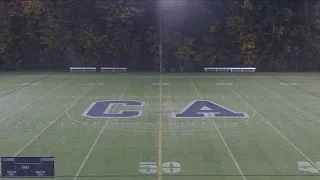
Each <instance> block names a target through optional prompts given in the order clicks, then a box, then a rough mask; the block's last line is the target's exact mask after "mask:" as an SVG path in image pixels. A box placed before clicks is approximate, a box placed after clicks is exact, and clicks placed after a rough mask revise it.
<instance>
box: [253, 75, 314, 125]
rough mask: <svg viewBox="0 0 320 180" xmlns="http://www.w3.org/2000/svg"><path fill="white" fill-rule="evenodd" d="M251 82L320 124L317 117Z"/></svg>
mask: <svg viewBox="0 0 320 180" xmlns="http://www.w3.org/2000/svg"><path fill="white" fill-rule="evenodd" d="M251 81H252V82H254V83H255V84H257V85H258V86H259V87H261V88H262V89H264V90H266V91H268V92H269V93H271V94H272V95H274V96H276V97H277V98H279V99H281V100H282V101H284V102H286V103H287V104H288V105H290V106H292V107H293V108H295V109H296V110H299V111H300V112H302V113H304V114H305V115H307V116H309V117H311V118H312V119H314V120H316V121H317V122H319V120H318V118H316V117H314V116H312V115H310V114H309V113H307V112H305V111H304V110H302V109H300V108H298V107H296V106H295V105H293V104H292V103H290V102H289V101H287V100H285V99H283V98H282V97H281V96H280V95H278V94H276V93H274V92H272V91H271V90H269V89H267V88H266V87H264V86H262V85H261V84H259V83H257V82H255V81H253V80H251Z"/></svg>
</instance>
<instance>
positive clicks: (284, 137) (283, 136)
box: [227, 87, 320, 169]
mask: <svg viewBox="0 0 320 180" xmlns="http://www.w3.org/2000/svg"><path fill="white" fill-rule="evenodd" d="M227 88H229V89H230V90H231V91H232V92H233V93H234V94H235V95H236V96H238V97H239V98H240V99H241V100H242V101H243V102H245V103H247V104H249V103H248V102H247V101H246V100H244V99H243V98H242V97H241V96H240V95H239V94H238V93H236V92H235V91H234V90H233V89H232V88H230V87H227ZM256 113H257V114H258V115H259V116H260V117H261V118H262V119H263V120H264V121H265V122H266V124H268V125H269V126H270V127H271V128H272V129H274V130H275V131H276V132H277V133H278V134H279V135H280V136H281V137H282V138H283V139H285V140H286V141H287V142H288V143H289V144H290V145H291V146H292V147H293V148H295V149H296V150H297V151H298V152H299V153H300V154H301V155H302V156H304V157H305V158H306V159H307V160H308V161H309V162H310V163H311V164H312V165H314V166H315V167H316V168H318V169H320V167H319V166H317V164H316V163H314V162H313V161H312V160H311V159H310V158H309V157H308V156H307V155H305V154H304V153H303V152H302V151H301V150H300V149H299V148H298V147H297V146H295V145H294V144H293V143H292V142H291V141H290V140H289V139H288V138H287V137H286V136H285V135H283V134H282V133H281V132H280V131H279V130H278V129H277V128H275V127H274V126H273V125H272V124H271V123H270V122H269V121H268V120H267V119H266V118H264V117H263V116H262V115H261V114H260V113H259V112H258V111H256Z"/></svg>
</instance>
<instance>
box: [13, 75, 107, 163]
mask: <svg viewBox="0 0 320 180" xmlns="http://www.w3.org/2000/svg"><path fill="white" fill-rule="evenodd" d="M101 80H102V79H101ZM101 80H100V81H101ZM93 88H94V86H93V87H92V88H90V89H88V90H87V91H86V93H85V94H84V95H83V96H81V97H80V98H78V99H77V100H76V101H74V102H73V103H72V104H71V105H70V106H69V107H68V108H67V109H66V110H65V111H63V112H62V113H61V114H60V115H59V116H58V117H56V118H55V119H54V120H53V121H51V123H50V124H48V126H46V127H45V128H44V129H43V130H42V131H40V132H39V133H38V134H37V135H36V136H35V137H34V138H33V139H31V141H29V142H28V143H27V144H26V145H25V146H24V147H23V148H21V149H20V150H19V151H18V152H17V153H16V154H15V155H13V156H14V157H16V156H17V155H18V154H19V153H20V152H22V151H23V150H24V149H25V148H26V147H28V146H29V145H30V144H31V143H33V142H34V141H35V140H36V139H37V138H38V137H39V136H40V135H41V134H42V133H43V132H45V131H46V130H47V129H48V128H49V127H50V126H51V125H52V124H53V123H55V122H56V121H57V120H58V119H59V118H60V117H61V116H62V115H64V114H65V113H66V112H67V111H68V109H70V108H71V107H72V106H74V105H75V104H76V103H77V102H78V101H80V100H81V99H82V98H83V97H84V96H85V95H86V94H87V93H88V92H89V91H90V90H91V89H93Z"/></svg>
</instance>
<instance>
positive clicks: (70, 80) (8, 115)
mask: <svg viewBox="0 0 320 180" xmlns="http://www.w3.org/2000/svg"><path fill="white" fill-rule="evenodd" d="M74 78H75V77H73V78H69V79H68V80H66V81H64V82H62V83H61V84H60V85H59V86H57V87H55V88H53V89H51V90H49V91H48V92H46V93H45V94H44V95H42V96H40V97H38V98H37V99H35V100H33V101H31V102H29V103H28V104H26V105H24V106H22V107H21V108H19V109H18V110H16V111H15V112H13V113H11V114H10V115H8V116H6V117H4V118H2V119H1V120H0V122H2V121H4V120H6V119H7V118H9V117H11V116H12V115H14V114H16V113H17V112H19V111H20V110H22V109H24V108H26V107H28V106H30V105H31V104H32V103H34V102H36V101H37V100H39V99H40V98H43V97H45V96H46V95H48V94H50V93H51V92H53V91H54V90H56V89H58V88H59V87H61V86H62V85H64V84H65V83H67V82H69V81H71V80H72V79H74ZM9 122H10V121H9ZM9 122H8V123H9ZM8 123H6V124H5V125H7V124H8Z"/></svg>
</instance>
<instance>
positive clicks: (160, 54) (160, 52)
mask: <svg viewBox="0 0 320 180" xmlns="http://www.w3.org/2000/svg"><path fill="white" fill-rule="evenodd" d="M159 19H160V20H159V23H160V24H159V38H160V41H159V59H160V72H162V18H161V6H160V8H159Z"/></svg>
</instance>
